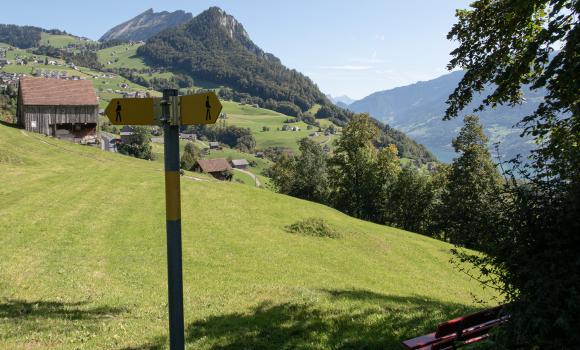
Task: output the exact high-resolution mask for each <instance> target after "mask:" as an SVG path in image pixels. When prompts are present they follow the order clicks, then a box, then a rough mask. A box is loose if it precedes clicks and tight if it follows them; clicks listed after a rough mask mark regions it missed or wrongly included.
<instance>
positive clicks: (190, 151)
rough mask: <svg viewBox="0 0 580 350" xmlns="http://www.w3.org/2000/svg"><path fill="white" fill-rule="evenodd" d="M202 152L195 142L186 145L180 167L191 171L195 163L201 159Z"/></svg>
mask: <svg viewBox="0 0 580 350" xmlns="http://www.w3.org/2000/svg"><path fill="white" fill-rule="evenodd" d="M200 154H201V152H200V150H199V149H198V148H197V147H196V146H195V144H194V143H193V142H188V143H187V144H186V145H185V149H184V150H183V154H182V155H181V160H180V167H181V169H183V170H191V169H192V168H193V166H194V165H195V162H196V161H197V160H198V159H199V158H200Z"/></svg>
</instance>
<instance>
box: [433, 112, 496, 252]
mask: <svg viewBox="0 0 580 350" xmlns="http://www.w3.org/2000/svg"><path fill="white" fill-rule="evenodd" d="M464 123H465V125H464V126H463V127H462V128H461V130H460V131H459V134H458V136H457V138H455V139H453V148H454V149H455V152H457V153H459V154H460V156H459V157H458V158H456V159H454V160H453V163H452V165H451V173H450V174H449V179H448V183H447V188H446V189H445V191H444V193H443V196H442V202H443V203H442V208H441V217H442V221H443V226H444V232H443V236H444V237H445V238H447V239H448V240H450V241H451V242H452V243H455V244H458V245H461V246H465V247H469V248H475V249H481V247H482V246H483V245H484V244H485V242H486V240H487V239H489V237H490V236H491V235H493V229H494V226H493V225H492V222H493V217H494V215H495V213H496V204H497V203H498V202H497V200H498V194H499V192H500V180H501V178H500V177H499V173H498V172H497V170H496V168H495V165H494V164H493V162H492V160H491V155H490V154H489V151H488V150H487V142H488V141H487V137H486V136H485V134H484V133H483V128H482V126H481V124H480V123H479V118H478V117H477V116H475V115H469V116H467V117H465V119H464Z"/></svg>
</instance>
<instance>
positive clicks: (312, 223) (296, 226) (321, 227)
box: [286, 217, 340, 238]
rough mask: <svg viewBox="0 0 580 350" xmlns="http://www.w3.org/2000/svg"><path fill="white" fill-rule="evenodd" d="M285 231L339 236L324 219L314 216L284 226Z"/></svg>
mask: <svg viewBox="0 0 580 350" xmlns="http://www.w3.org/2000/svg"><path fill="white" fill-rule="evenodd" d="M286 231H288V232H290V233H297V234H302V235H305V236H313V237H328V238H340V233H338V231H336V229H335V228H334V227H332V226H331V225H330V224H329V223H327V222H326V220H324V219H321V218H315V217H312V218H307V219H304V220H300V221H296V222H295V223H293V224H292V225H288V226H286Z"/></svg>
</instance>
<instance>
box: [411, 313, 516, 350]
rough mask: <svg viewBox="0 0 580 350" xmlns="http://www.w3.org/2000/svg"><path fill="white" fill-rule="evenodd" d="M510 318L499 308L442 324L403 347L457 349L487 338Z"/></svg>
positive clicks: (418, 349) (422, 349)
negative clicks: (491, 330)
mask: <svg viewBox="0 0 580 350" xmlns="http://www.w3.org/2000/svg"><path fill="white" fill-rule="evenodd" d="M508 318H509V316H507V315H505V314H504V313H503V307H502V306H497V307H494V308H493V309H488V310H484V311H480V312H476V313H474V314H470V315H467V316H462V317H458V318H455V319H453V320H449V321H447V322H444V323H441V324H439V325H438V326H437V331H436V332H433V333H429V334H426V335H422V336H420V337H417V338H413V339H409V340H405V341H404V342H403V347H404V348H405V349H411V350H451V349H456V348H459V347H461V346H464V345H468V344H473V343H476V342H478V341H481V340H483V339H485V338H487V337H488V336H489V330H490V329H492V328H493V327H495V326H498V325H500V324H502V323H504V322H507V320H508Z"/></svg>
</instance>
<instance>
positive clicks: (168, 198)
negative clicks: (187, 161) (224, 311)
mask: <svg viewBox="0 0 580 350" xmlns="http://www.w3.org/2000/svg"><path fill="white" fill-rule="evenodd" d="M221 110H222V104H221V103H220V101H219V99H218V98H217V96H216V94H215V93H214V92H204V93H199V94H195V95H188V96H177V90H173V89H167V90H164V91H163V98H162V99H161V98H114V99H112V100H111V102H110V103H109V105H108V106H107V108H106V110H105V114H106V115H107V117H108V118H109V120H110V121H111V124H114V125H162V126H163V138H164V155H165V216H166V229H167V289H168V297H169V347H170V349H171V350H183V349H184V347H185V342H184V326H183V272H182V270H183V268H182V256H181V193H180V177H179V170H180V169H179V125H180V124H185V125H192V124H213V123H215V122H216V121H217V119H218V117H219V115H220V113H221Z"/></svg>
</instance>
